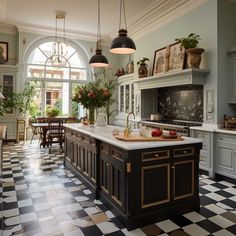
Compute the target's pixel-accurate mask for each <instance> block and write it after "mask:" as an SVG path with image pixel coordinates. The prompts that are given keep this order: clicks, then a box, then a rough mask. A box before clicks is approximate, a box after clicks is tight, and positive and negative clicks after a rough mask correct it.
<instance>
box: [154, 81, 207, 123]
mask: <svg viewBox="0 0 236 236" xmlns="http://www.w3.org/2000/svg"><path fill="white" fill-rule="evenodd" d="M157 104H158V112H159V113H160V114H161V115H162V116H163V118H165V119H177V120H189V121H199V122H202V121H203V87H202V86H200V85H199V86H198V85H194V86H180V87H166V88H159V89H158V103H157Z"/></svg>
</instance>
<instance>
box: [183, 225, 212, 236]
mask: <svg viewBox="0 0 236 236" xmlns="http://www.w3.org/2000/svg"><path fill="white" fill-rule="evenodd" d="M183 230H184V231H185V232H186V233H188V234H189V235H191V236H205V235H209V232H207V231H206V230H205V229H203V228H201V227H200V226H198V225H196V224H191V225H187V226H185V227H183Z"/></svg>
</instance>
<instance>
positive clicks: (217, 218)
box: [209, 215, 234, 228]
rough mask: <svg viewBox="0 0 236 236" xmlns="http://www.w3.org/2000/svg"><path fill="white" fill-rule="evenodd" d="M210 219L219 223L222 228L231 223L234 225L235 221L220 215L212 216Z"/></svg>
mask: <svg viewBox="0 0 236 236" xmlns="http://www.w3.org/2000/svg"><path fill="white" fill-rule="evenodd" d="M209 220H211V221H212V222H214V223H215V224H217V225H219V226H220V227H222V228H227V227H229V226H231V225H234V222H232V221H230V220H228V219H226V218H224V217H223V216H220V215H217V216H213V217H210V218H209Z"/></svg>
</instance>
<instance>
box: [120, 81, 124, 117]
mask: <svg viewBox="0 0 236 236" xmlns="http://www.w3.org/2000/svg"><path fill="white" fill-rule="evenodd" d="M124 104H125V96H124V85H121V86H120V112H124Z"/></svg>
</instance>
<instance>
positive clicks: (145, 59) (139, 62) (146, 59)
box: [137, 57, 149, 65]
mask: <svg viewBox="0 0 236 236" xmlns="http://www.w3.org/2000/svg"><path fill="white" fill-rule="evenodd" d="M146 61H149V59H148V58H147V57H143V59H141V60H139V61H137V65H140V64H146Z"/></svg>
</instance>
